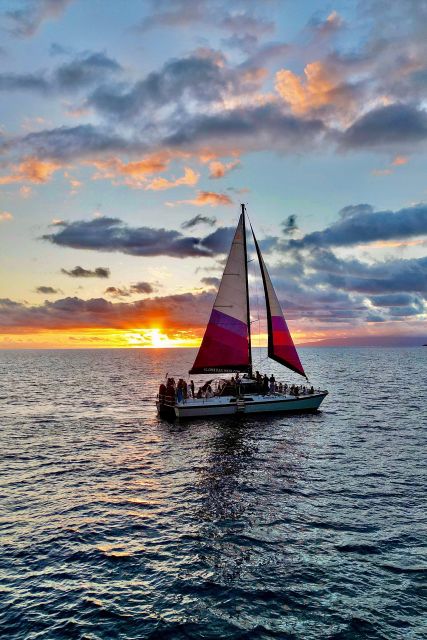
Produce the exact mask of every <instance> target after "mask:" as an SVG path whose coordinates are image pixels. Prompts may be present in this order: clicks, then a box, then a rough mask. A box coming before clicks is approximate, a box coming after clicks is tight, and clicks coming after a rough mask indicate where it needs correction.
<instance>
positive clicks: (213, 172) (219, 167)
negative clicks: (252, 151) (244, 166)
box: [209, 160, 240, 179]
mask: <svg viewBox="0 0 427 640" xmlns="http://www.w3.org/2000/svg"><path fill="white" fill-rule="evenodd" d="M239 164H240V160H233V161H232V162H220V161H219V160H214V161H212V162H210V163H209V178H212V179H218V178H223V177H224V176H225V175H226V174H227V173H229V172H230V171H232V170H233V169H235V168H236V167H237V166H238V165H239Z"/></svg>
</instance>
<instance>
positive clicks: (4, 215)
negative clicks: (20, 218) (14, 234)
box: [0, 211, 13, 222]
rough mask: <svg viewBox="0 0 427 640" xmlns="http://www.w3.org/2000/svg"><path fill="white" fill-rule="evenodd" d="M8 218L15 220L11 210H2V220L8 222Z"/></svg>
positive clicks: (0, 216) (0, 220) (0, 218)
mask: <svg viewBox="0 0 427 640" xmlns="http://www.w3.org/2000/svg"><path fill="white" fill-rule="evenodd" d="M6 220H13V215H12V214H11V213H10V212H9V211H0V222H6Z"/></svg>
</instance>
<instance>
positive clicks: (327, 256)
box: [305, 249, 427, 295]
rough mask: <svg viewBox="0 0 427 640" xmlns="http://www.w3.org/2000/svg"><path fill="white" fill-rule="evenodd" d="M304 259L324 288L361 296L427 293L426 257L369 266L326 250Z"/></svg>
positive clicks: (316, 250) (317, 250) (376, 263)
mask: <svg viewBox="0 0 427 640" xmlns="http://www.w3.org/2000/svg"><path fill="white" fill-rule="evenodd" d="M305 260H306V263H307V267H310V268H311V269H313V270H315V271H316V272H317V275H316V276H315V278H314V280H315V281H316V282H317V283H322V284H323V286H326V285H329V286H330V287H333V288H336V289H341V290H344V291H351V292H357V293H363V294H386V293H402V292H403V293H407V292H415V293H420V294H423V295H426V294H427V257H424V258H410V259H389V260H384V261H382V262H375V263H373V264H369V263H366V262H362V261H360V260H356V259H354V258H352V259H347V260H344V259H340V258H338V257H337V256H336V255H335V254H334V253H333V252H332V251H330V250H328V249H314V250H312V252H311V253H310V254H309V255H308V256H306V257H305Z"/></svg>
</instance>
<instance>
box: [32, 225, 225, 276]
mask: <svg viewBox="0 0 427 640" xmlns="http://www.w3.org/2000/svg"><path fill="white" fill-rule="evenodd" d="M55 228H56V229H58V230H57V231H55V232H54V233H51V234H46V235H44V236H42V239H44V240H47V241H49V242H52V243H53V244H56V245H58V246H62V247H71V248H73V249H88V250H93V251H118V252H121V253H125V254H129V255H134V256H172V257H175V258H188V257H195V256H200V257H209V256H215V255H217V254H220V253H224V252H226V251H228V249H229V247H230V243H231V238H232V234H233V231H234V230H233V228H231V227H220V228H219V229H216V230H215V231H214V232H213V233H211V234H209V235H207V236H205V237H194V236H184V235H183V234H182V233H180V232H179V231H175V230H171V229H155V228H152V227H129V226H127V225H125V224H124V223H123V222H122V221H121V220H120V219H118V218H107V217H105V216H102V217H99V218H94V219H92V220H87V221H86V220H77V221H75V222H63V221H60V222H58V223H57V224H56V225H55ZM76 269H78V272H77V273H80V270H81V267H76ZM76 269H74V270H73V271H76ZM84 271H85V270H84ZM67 273H68V275H70V272H67Z"/></svg>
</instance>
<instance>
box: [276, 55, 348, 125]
mask: <svg viewBox="0 0 427 640" xmlns="http://www.w3.org/2000/svg"><path fill="white" fill-rule="evenodd" d="M275 88H276V91H277V92H278V93H279V94H280V96H281V97H282V98H283V100H284V101H285V103H287V104H288V105H289V106H290V108H291V110H292V113H294V114H295V115H297V116H305V115H308V114H310V113H311V114H314V115H315V114H316V113H323V117H327V116H328V113H330V112H331V113H332V114H338V113H344V114H345V117H346V118H347V119H348V117H349V115H350V114H352V113H353V112H354V111H355V109H356V106H357V97H358V95H357V89H356V87H355V86H354V85H352V84H349V83H348V82H347V81H346V79H345V77H344V74H343V73H342V71H341V70H340V69H339V68H338V67H337V66H336V65H333V64H332V63H331V62H330V61H326V60H324V61H322V60H316V61H314V62H310V63H309V64H307V65H306V66H305V68H304V79H301V78H300V77H299V76H297V75H296V74H295V73H293V72H292V71H289V70H288V69H281V70H279V71H278V72H277V73H276V81H275Z"/></svg>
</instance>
